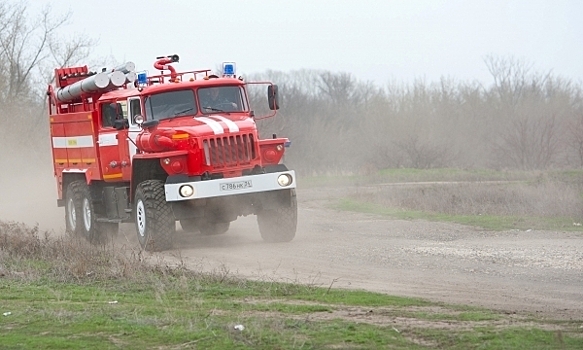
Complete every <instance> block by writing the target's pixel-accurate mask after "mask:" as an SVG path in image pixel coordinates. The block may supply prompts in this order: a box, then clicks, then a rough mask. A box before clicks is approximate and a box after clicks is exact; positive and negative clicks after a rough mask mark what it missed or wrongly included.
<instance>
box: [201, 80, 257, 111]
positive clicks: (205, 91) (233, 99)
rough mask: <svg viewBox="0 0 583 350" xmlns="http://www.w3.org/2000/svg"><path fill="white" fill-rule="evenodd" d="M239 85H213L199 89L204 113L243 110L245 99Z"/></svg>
mask: <svg viewBox="0 0 583 350" xmlns="http://www.w3.org/2000/svg"><path fill="white" fill-rule="evenodd" d="M243 96H244V95H243V92H242V88H240V87H239V86H213V87H208V88H201V89H198V100H199V101H200V110H201V111H202V112H203V113H213V112H242V111H244V110H245V108H246V106H245V99H244V98H243Z"/></svg>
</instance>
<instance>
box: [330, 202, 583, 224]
mask: <svg viewBox="0 0 583 350" xmlns="http://www.w3.org/2000/svg"><path fill="white" fill-rule="evenodd" d="M332 207H333V208H334V209H337V210H347V211H355V212H361V213H370V214H377V215H382V216H387V217H391V218H395V219H402V220H415V219H423V220H430V221H440V222H452V223H458V224H462V225H469V226H476V227H481V228H483V229H486V230H493V231H501V230H510V229H517V230H560V231H573V232H583V227H582V226H580V225H579V222H577V221H574V220H573V218H571V217H546V218H545V217H536V216H518V215H516V216H503V215H455V214H445V213H432V212H426V211H419V210H407V209H401V208H391V207H385V206H382V205H379V204H376V203H370V202H364V201H359V200H354V199H351V198H343V199H340V200H338V201H337V202H335V203H334V204H333V205H332Z"/></svg>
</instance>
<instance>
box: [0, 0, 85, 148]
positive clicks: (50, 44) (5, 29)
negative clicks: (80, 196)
mask: <svg viewBox="0 0 583 350" xmlns="http://www.w3.org/2000/svg"><path fill="white" fill-rule="evenodd" d="M70 16H71V14H70V13H65V14H62V15H53V13H52V12H51V8H50V6H46V7H44V8H43V9H42V11H41V12H40V14H39V15H38V17H33V18H31V17H30V16H29V12H28V6H27V3H26V2H25V1H16V2H10V1H3V2H0V136H2V137H1V138H0V142H1V144H0V146H1V147H4V149H7V150H9V149H10V147H11V146H12V145H18V146H14V147H18V148H20V149H22V146H25V145H26V146H29V147H26V148H27V149H32V150H34V149H37V148H39V147H36V144H37V143H38V142H39V140H41V141H45V138H46V137H47V135H48V132H47V130H48V125H47V118H46V114H45V112H44V110H43V105H44V102H45V101H44V95H45V94H44V93H45V91H46V87H47V84H48V83H49V82H50V81H51V79H52V78H53V77H52V74H53V70H54V68H55V67H60V66H63V65H65V64H67V65H68V64H75V63H77V61H78V60H80V59H83V58H85V57H86V56H87V55H88V54H89V49H90V47H91V46H92V45H93V44H94V41H93V40H91V39H89V38H87V37H77V38H74V39H72V40H67V39H63V36H62V35H61V33H60V30H61V29H62V28H63V27H64V26H65V25H66V24H67V22H68V20H69V18H70ZM22 135H27V136H28V137H26V138H24V139H23V138H22ZM23 143H25V144H24V145H23ZM47 145H48V142H47V143H43V144H41V147H42V148H46V146H47Z"/></svg>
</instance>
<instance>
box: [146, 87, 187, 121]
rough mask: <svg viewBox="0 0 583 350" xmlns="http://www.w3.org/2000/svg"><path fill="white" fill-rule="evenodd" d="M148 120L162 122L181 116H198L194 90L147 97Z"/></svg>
mask: <svg viewBox="0 0 583 350" xmlns="http://www.w3.org/2000/svg"><path fill="white" fill-rule="evenodd" d="M145 106H146V117H147V119H148V120H162V119H168V118H174V117H178V116H181V115H193V114H196V103H195V102H194V92H193V91H192V90H178V91H169V92H162V93H159V94H155V95H151V96H148V97H146V100H145Z"/></svg>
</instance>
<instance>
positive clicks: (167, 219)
mask: <svg viewBox="0 0 583 350" xmlns="http://www.w3.org/2000/svg"><path fill="white" fill-rule="evenodd" d="M134 198H135V200H134V216H135V217H134V219H135V222H136V230H137V233H138V241H139V242H140V245H141V246H142V249H144V250H147V251H162V250H166V249H170V248H171V247H172V238H173V235H174V231H175V230H176V220H175V219H174V213H173V212H172V208H171V206H170V204H169V203H168V202H166V196H165V194H164V183H163V182H162V181H159V180H147V181H144V182H142V183H140V184H139V185H138V187H137V188H136V195H135V197H134Z"/></svg>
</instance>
